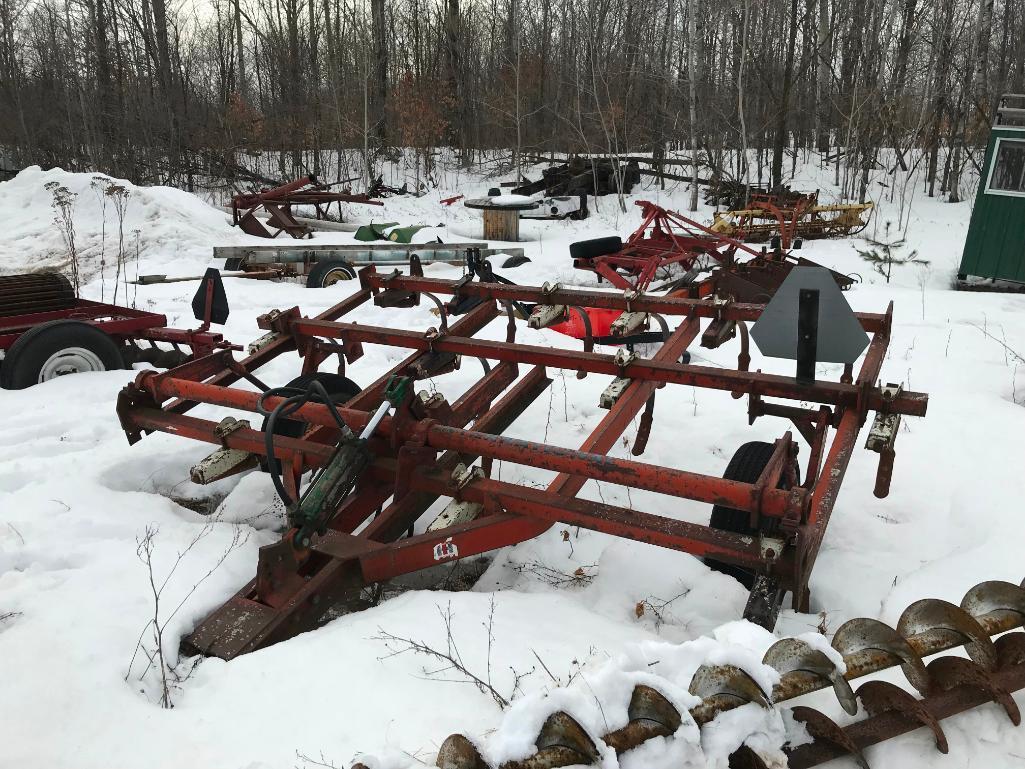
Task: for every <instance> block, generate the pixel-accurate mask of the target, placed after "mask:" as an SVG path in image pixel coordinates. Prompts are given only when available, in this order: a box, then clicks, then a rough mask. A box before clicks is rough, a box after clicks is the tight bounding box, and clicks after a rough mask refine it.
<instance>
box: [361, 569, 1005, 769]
mask: <svg viewBox="0 0 1025 769" xmlns="http://www.w3.org/2000/svg"><path fill="white" fill-rule="evenodd" d="M1023 625H1025V582H1023V583H1022V584H1021V585H1015V584H1013V583H1010V582H999V581H991V582H982V583H980V584H978V585H976V586H975V587H973V588H972V589H971V590H969V591H968V592H967V593H966V594H965V596H964V598H963V599H962V600H961V603H960V605H955V604H952V603H949V602H947V601H943V600H939V599H924V600H921V601H916V602H915V603H913V604H911V606H909V607H908V608H907V609H906V610H905V611H904V613H903V614H902V615H901V617H900V619H899V621H898V622H897V627H896V628H892V627H890V626H888V625H886V624H884V623H883V622H880V621H879V620H875V619H868V618H860V619H852V620H849V621H848V622H846V623H844V624H843V625H841V626H840V628H838V629H837V631H836V633H835V635H834V636H833V641H832V646H833V649H835V650H836V651H837V652H839V653H840V654H841V655H842V656H843V660H844V663H845V665H846V672H845V673H841V672H840V670H839V668H838V667H837V666H836V665H835V664H834V663H833V661H832V659H831V657H830V655H827V654H826V653H824V652H823V651H822V650H820V649H817V648H814V647H812V646H810V645H809V644H808V643H806V642H804V641H802V640H800V639H796V638H783V639H780V640H779V641H777V642H776V643H775V644H773V645H772V646H771V647H770V648H769V650H768V651H767V652H766V653H765V656H764V657H763V659H762V663H763V664H765V665H769V666H770V667H772V668H774V669H775V670H776V671H777V672H779V674H780V681H779V683H778V684H777V685H776V686H775V687H774V688H773V690H772V692H766V691H764V690H762V689H761V688H760V687H759V685H758V684H757V683H756V682H755V680H754V679H753V678H752V677H751V676H750V675H749V674H748V673H746V672H745V671H744V670H742V669H741V668H739V667H736V666H732V665H715V666H709V665H705V666H702V667H700V668H698V670H697V671H696V672H695V674H694V677H693V679H692V681H691V684H690V687H689V688H690V692H691V693H692V694H695V695H697V696H699V697H701V698H702V701H701V703H700V704H699V705H697V706H696V707H694V708H693V709H692V710H691V711H690V716H691V718H693V719H694V721H695V722H696V723H697V724H698V725H702V724H706V723H708V722H709V721H711V720H712V719H713V718H715V716H716V715H718V714H719V713H721V712H724V711H726V710H730V709H732V708H735V707H738V706H740V705H744V704H748V703H756V704H758V705H760V706H761V707H765V708H771V707H774V706H775V705H776V704H777V703H780V702H783V701H785V700H789V699H793V698H795V697H798V696H801V695H803V694H807V693H809V692H812V691H816V690H818V689H824V688H827V687H829V688H832V689H833V691H834V692H835V694H836V696H837V699H838V701H839V703H840V705H841V706H842V707H843V709H844V710H845V711H847V712H848V713H850V714H852V715H854V714H856V713H857V711H858V702H859V701H860V703H861V705H862V706H863V708H864V710H865V712H866V714H867V717H866V718H864V719H862V720H860V721H856V722H854V723H853V724H851V725H849V726H846V727H841V726H839V725H838V724H836V723H835V722H834V721H833V720H832V719H830V718H829V717H828V716H826V715H825V714H824V713H821V712H819V711H817V710H814V709H812V708H808V707H794V708H793V709H792V714H793V717H794V718H795V720H798V721H801V722H803V723H804V724H805V726H806V728H807V729H808V732H809V734H810V735H811V736H812V737H813V741H812V742H811V743H808V744H804V745H801V746H799V747H795V748H784V750H785V752H786V753H787V755H788V759H789V766H790V767H791V769H803V768H804V767H811V766H817V765H819V764H821V763H824V762H826V761H830V760H832V759H834V758H838V757H840V756H850V757H852V758H853V759H854V760H855V761H856V762H857V763H858V765H859V766H861V767H862V768H863V769H868V762H867V760H866V758H865V756H864V753H863V751H864V749H865V748H866V747H868V746H871V745H875V744H877V743H879V742H882V741H883V740H886V739H890V738H892V737H896V736H898V735H901V734H905V733H907V732H910V731H913V730H915V729H918V728H922V727H925V728H928V729H930V730H931V731H932V734H933V738H934V740H935V744H936V747H937V749H938V750H939V751H940V752H942V753H946V752H947V750H948V743H947V738H946V736H945V735H944V733H943V729H942V727H941V726H940V723H939V722H940V721H941V720H942V719H944V718H948V717H950V716H951V715H954V714H956V713H960V712H963V711H965V710H968V709H970V708H973V707H977V706H979V705H983V704H985V703H996V704H998V705H999V706H1000V707H1001V708H1002V709H1003V712H1004V713H1005V714H1006V716H1007V717H1008V718H1009V719H1010V720H1011V722H1012V723H1013V724H1015V725H1018V724H1019V723H1020V720H1021V717H1020V714H1019V712H1018V708H1017V705H1016V704H1015V702H1014V699H1013V698H1012V697H1011V694H1010V693H1011V692H1013V691H1017V690H1019V689H1023V688H1025V632H1015V633H1007V631H1010V630H1014V629H1016V628H1019V627H1022V626H1023ZM1004 633H1007V634H1006V635H1001V634H1004ZM997 635H1001V637H1000V638H998V639H997V640H996V641H995V642H994V640H993V636H997ZM958 647H964V650H965V652H966V653H967V654H968V658H967V659H965V658H962V657H952V656H946V657H939V658H936V659H934V660H932V661H931V662H930V663H929V664H928V665H925V663H924V662H923V658H924V657H929V656H931V655H934V654H937V653H938V652H942V651H947V650H950V649H955V648H958ZM895 665H900V666H901V668H902V670H903V672H904V674H905V676H906V678H907V680H908V682H909V683H910V684H911V686H912V687H913V688H914V689H916V690H917V691H918V692H919V693H920V694H922V695H923V698H922V699H917V698H916V697H915V696H914V695H913V694H911V693H909V692H907V691H905V690H904V689H901V688H900V687H898V686H895V685H894V684H891V683H887V682H884V681H868V682H866V683H864V684H862V685H861V686H860V687H859V688H858V689H857V691H856V692H855V691H853V690H852V688H851V685H850V681H851V680H853V679H856V678H860V677H862V676H865V675H868V674H870V673H876V672H879V671H881V670H884V669H886V668H890V667H893V666H895ZM627 712H628V717H629V720H628V722H627V724H626V725H625V726H623V727H621V728H619V729H616V730H615V731H612V732H609V733H608V734H606V735H604V736H603V737H602V738H601V741H602V742H604V743H605V745H607V746H608V747H610V748H612V749H613V750H615V751H616V753H617V754H622V753H625V752H626V751H628V750H631V749H633V748H636V747H638V746H639V745H641V744H643V743H644V742H646V741H647V740H650V739H652V738H654V737H668V736H670V735H672V734H674V733H675V732H676V731H677V729H679V727H680V725H681V724H682V723H683V717H682V715H681V714H680V712H679V711H678V710H677V709H676V708H675V707H674V706H673V704H672V703H671V702H670V701H669V700H668V699H667V698H666V697H665V696H663V695H662V694H661V693H660V692H659V691H657V689H655V688H652V687H650V686H643V685H642V686H637V687H635V688H634V690H633V694H632V696H631V699H630V705H629V708H628V711H627ZM535 746H536V748H537V751H536V752H535V753H534V754H532V755H530V756H528V757H526V758H524V759H521V760H518V761H509V762H506V763H504V764H502V765H501V766H500V767H498V769H556V767H564V766H572V765H581V764H585V765H586V764H592V765H593V764H597V763H599V761H600V751H599V750H598V748H597V742H596V741H595V740H594V739H593V738H592V737H591V736H590V735H588V734H587V732H586V731H585V730H584V728H583V727H582V726H581V725H580V724H579V723H578V722H577V721H576V720H575V719H574V718H573V717H572V716H570V715H569V714H568V713H565V712H562V711H558V712H555V713H552V714H551V715H550V716H549V717H548V719H547V720H546V721H545V723H544V725H543V726H542V727H541V731H540V732H539V734H538V737H537V740H536V741H535ZM436 765H437V766H438V767H439V768H440V769H494V768H493V767H491V766H490V765H489V764H488V763H487V762H486V761H485V760H484V758H483V757H482V755H481V753H480V751H479V749H478V748H477V746H476V745H474V743H473V742H472V741H471V740H470V739H469V738H467V737H465V736H463V735H461V734H453V735H451V736H450V737H448V739H446V740H445V741H444V743H442V745H441V749H440V750H439V751H438V757H437V760H436ZM730 766H731V767H734V768H735V769H764V767H765V766H766V764H765V763H764V762H763V761H762V759H761V758H760V757H759V756H758V755H757V753H755V752H754V751H753V750H751V749H750V748H747V747H746V746H745V747H742V748H741V749H740V750H738V751H737V752H736V753H734V754H733V755H732V756H731V757H730ZM352 769H367V767H365V766H364V765H363V764H354V765H353V767H352Z"/></svg>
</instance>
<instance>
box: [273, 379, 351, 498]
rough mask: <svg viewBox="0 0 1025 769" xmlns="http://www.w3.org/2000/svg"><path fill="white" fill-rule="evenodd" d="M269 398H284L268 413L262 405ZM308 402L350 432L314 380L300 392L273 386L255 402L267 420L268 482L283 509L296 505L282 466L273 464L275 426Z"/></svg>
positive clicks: (295, 388)
mask: <svg viewBox="0 0 1025 769" xmlns="http://www.w3.org/2000/svg"><path fill="white" fill-rule="evenodd" d="M272 397H278V398H284V399H285V400H283V401H281V403H279V404H278V405H277V406H275V407H274V408H273V409H271V410H268V409H267V408H266V407H265V406H264V405H263V404H264V402H265V401H266V399H267V398H272ZM307 403H318V404H320V405H323V406H327V408H328V410H329V411H330V412H331V416H332V417H333V418H334V420H335V422H336V423H337V425H338V429H339V430H341V431H342V432H343V433H345V432H347V431H349V426H348V425H347V424H345V421H344V420H343V419H342V415H341V414H339V413H338V409H337V408H336V407H335V404H334V401H333V400H332V399H331V396H330V395H329V394H328V392H327V390H326V389H324V385H323V384H321V383H320V382H318V381H316V380H314V381H312V382H310V384H309V386H308V387H307V388H306V389H305V390H300V389H299V388H298V387H272V388H271V389H269V390H267V391H266V392H265V393H263V394H262V395H260V398H259V400H257V401H256V411H257V413H259V414H260V415H262V416H263V417H265V418H266V421H265V422H264V425H263V440H264V449H265V451H266V452H267V459H268V462H267V472H268V473H269V474H270V479H271V483H273V484H274V490H275V491H276V492H277V495H278V497H279V498H280V499H281V501H282V502H283V503H284V504H285V507H286V508H288V507H291V506H292V505H293V504H295V500H293V499H292V498H291V497H290V496H289V494H288V492H287V491H286V490H285V484H284V483H283V482H282V480H281V463H280V462H275V461H274V426H275V425H276V424H277V421H278V418H279V417H286V418H287V417H290V416H291V415H292V414H294V413H295V412H296V411H298V410H299V409H301V408H302V407H303V406H305V405H306V404H307Z"/></svg>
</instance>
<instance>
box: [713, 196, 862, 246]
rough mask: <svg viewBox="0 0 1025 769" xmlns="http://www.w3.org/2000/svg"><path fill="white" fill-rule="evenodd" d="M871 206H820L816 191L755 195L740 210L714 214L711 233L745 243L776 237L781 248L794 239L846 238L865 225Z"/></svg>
mask: <svg viewBox="0 0 1025 769" xmlns="http://www.w3.org/2000/svg"><path fill="white" fill-rule="evenodd" d="M871 210H872V204H871V203H836V204H832V205H821V204H820V203H819V194H818V192H809V193H789V194H787V195H779V194H773V193H755V194H752V195H751V196H750V197H749V198H748V202H747V205H746V206H744V207H742V208H731V209H730V210H727V211H716V212H715V213H714V214H713V219H714V220H713V222H712V227H711V229H712V231H714V232H718V233H721V234H723V235H727V236H729V237H733V238H739V239H741V240H745V241H749V242H759V241H763V242H764V241H767V240H770V239H772V238H774V237H778V238H779V239H780V241H781V243H782V247H783V248H784V249H787V248H790V247H791V245H793V244H794V243H795V242H796V241H797V239H798V238H804V239H809V240H810V239H812V238H836V237H847V236H850V235H855V234H857V233H859V232H861V231H862V230H863V229H865V227H867V226H868V218H867V217H865V215H866V214H867V213H868V212H870V211H871Z"/></svg>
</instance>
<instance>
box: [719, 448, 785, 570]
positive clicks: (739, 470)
mask: <svg viewBox="0 0 1025 769" xmlns="http://www.w3.org/2000/svg"><path fill="white" fill-rule="evenodd" d="M774 449H775V445H774V444H772V443H766V442H765V441H751V442H750V443H745V444H743V445H742V446H741V447H740V448H739V449H737V451H736V453H735V454H734V455H733V458H732V459H730V463H729V464H728V465H726V471H725V472H724V473H723V476H722V477H723V478H725V479H726V480H728V481H740V482H742V483H754V482H755V481H757V480H758V476H760V475H761V474H762V471H763V470H764V469H765V467H766V466H767V465H768V464H769V460H770V459H771V458H772V452H773V450H774ZM780 488H786V486H784V485H782V484H781V486H780ZM708 525H709V526H710V527H711V528H713V529H718V530H719V531H728V532H732V533H734V534H748V535H751V536H754V535H757V534H758V533H759V532H758V529H752V528H751V514H750V513H748V512H747V511H746V510H735V509H733V508H731V507H723V506H722V505H716V506H715V507H713V508H712V516H711V518H710V519H709V521H708ZM705 565H706V566H708V567H709V568H711V569H713V570H714V571H718V572H721V573H723V574H729V575H730V576H731V577H733V578H734V579H736V580H737V581H738V582H739V583H740V584H742V585H743V586H744V587H746V588H747V589H748V590H750V589H751V588H752V587H753V586H754V582H755V577H756V576H757V575H756V574H755V572H753V571H748V570H747V569H745V568H743V567H742V566H736V565H734V564H732V563H723V562H722V561H717V560H715V559H713V558H706V559H705Z"/></svg>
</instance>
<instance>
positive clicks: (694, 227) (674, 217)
mask: <svg viewBox="0 0 1025 769" xmlns="http://www.w3.org/2000/svg"><path fill="white" fill-rule="evenodd" d="M637 205H638V206H640V207H641V213H642V215H643V217H644V219H643V221H642V222H641V224H640V226H639V227H638V228H637V229H636V230H634V233H633V234H632V235H631V236H630V237H629V238H628V239H627V241H626V243H624V244H623V248H622V249H620V250H619V251H617V252H615V253H612V254H603V255H601V256H596V257H594V258H591V259H574V260H573V266H574V267H576V268H578V269H582V270H590V271H591V272H594V273H597V274H598V276H599V277H601V278H603V279H605V280H607V281H608V282H609V283H611V284H612V285H613V286H615V287H616V288H620V289H623V290H632V289H637V290H640V291H645V290H647V288H648V286H650V285H651V281H652V280H654V278H655V275H656V273H657V272H658V270H660V269H662V268H665V267H671V266H673V265H679V266H680V268H681V269H682V270H684V271H686V270H689V269H691V268H692V267H693V266H694V265H695V263H696V262H697V260H698V259H699V258H700V257H702V256H708V257H710V258H711V259H713V260H714V261H716V262H718V263H720V264H723V263H726V262H730V261H732V260H733V258H734V256H735V255H736V253H737V251H745V252H747V253H748V254H750V255H752V256H761V255H762V253H761V252H760V251H756V250H755V249H753V248H751V247H750V246H746V245H744V243H743V242H742V241H739V240H736V239H735V238H730V237H727V236H725V235H721V234H719V233H716V232H713V231H712V230H710V229H709V228H708V227H706V226H704V225H703V224H699V223H698V222H695V221H693V220H692V219H688V218H687V217H685V216H683V215H681V214H678V213H676V212H675V211H670V210H668V209H666V208H662V206H659V205H656V204H654V203H652V202H650V201H647V200H639V201H637Z"/></svg>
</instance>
